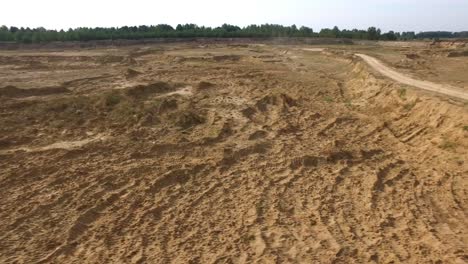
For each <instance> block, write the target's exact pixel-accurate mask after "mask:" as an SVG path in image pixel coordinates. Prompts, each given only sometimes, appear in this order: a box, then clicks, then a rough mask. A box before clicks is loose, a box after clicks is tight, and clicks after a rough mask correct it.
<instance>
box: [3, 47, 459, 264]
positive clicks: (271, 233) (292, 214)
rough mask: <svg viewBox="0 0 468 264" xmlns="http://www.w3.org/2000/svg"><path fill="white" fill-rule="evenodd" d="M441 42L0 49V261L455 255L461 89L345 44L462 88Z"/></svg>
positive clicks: (453, 259)
mask: <svg viewBox="0 0 468 264" xmlns="http://www.w3.org/2000/svg"><path fill="white" fill-rule="evenodd" d="M322 48H324V49H323V50H322ZM447 52H448V51H446V50H445V49H444V48H442V47H426V46H417V47H406V48H405V47H383V46H382V47H381V46H363V45H359V46H358V45H347V46H327V47H314V46H278V45H224V44H216V45H215V44H206V45H202V46H199V45H195V44H177V45H173V44H171V45H169V44H167V45H166V44H164V45H153V46H131V47H119V48H115V47H114V48H100V49H94V50H86V49H82V50H69V51H67V50H65V51H63V50H62V51H47V50H44V51H31V50H18V51H0V69H1V70H0V124H1V126H0V262H1V263H372V262H374V263H466V262H467V261H468V255H467V254H468V253H467V245H468V232H467V231H468V230H467V228H468V221H467V213H468V211H467V209H468V200H467V199H468V195H467V190H468V189H467V187H468V180H467V177H468V165H467V162H468V160H467V158H468V153H467V151H468V104H467V102H466V101H464V100H463V99H459V98H453V97H448V96H445V95H441V94H436V93H431V92H428V91H423V90H419V89H415V88H413V87H410V86H406V85H404V84H400V83H398V82H395V81H394V80H392V79H388V78H386V77H385V76H382V75H380V74H379V72H377V71H376V70H374V69H372V68H371V67H370V66H369V65H368V64H366V63H365V62H364V61H363V60H362V59H360V58H358V57H356V56H354V55H353V54H355V53H362V54H368V55H370V56H374V57H377V58H379V59H380V60H381V61H383V62H384V63H386V64H388V65H389V66H391V67H393V68H394V69H395V70H397V71H400V72H402V73H404V74H407V75H411V76H412V77H414V78H417V79H421V80H428V81H431V82H436V83H440V84H446V85H451V86H456V87H457V88H458V89H460V90H462V91H467V89H468V85H467V83H468V79H466V78H467V77H466V76H465V74H466V72H465V74H463V73H462V72H460V71H462V70H461V69H464V68H465V67H468V57H449V56H447V54H446V53H447ZM451 52H452V51H451ZM406 54H418V55H417V56H406ZM408 58H410V59H408ZM411 58H413V59H411ZM435 58H438V59H439V60H440V61H441V62H442V63H444V65H445V67H440V65H436V64H434V63H430V62H432V61H434V60H435Z"/></svg>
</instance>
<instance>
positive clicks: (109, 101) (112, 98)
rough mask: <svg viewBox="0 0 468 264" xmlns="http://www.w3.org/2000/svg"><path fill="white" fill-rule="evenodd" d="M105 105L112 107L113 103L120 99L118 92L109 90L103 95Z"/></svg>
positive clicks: (115, 103)
mask: <svg viewBox="0 0 468 264" xmlns="http://www.w3.org/2000/svg"><path fill="white" fill-rule="evenodd" d="M104 100H105V105H106V106H108V107H112V106H114V105H117V104H118V103H120V101H122V96H121V95H120V94H119V93H118V92H114V91H113V92H110V93H108V94H106V95H105V98H104Z"/></svg>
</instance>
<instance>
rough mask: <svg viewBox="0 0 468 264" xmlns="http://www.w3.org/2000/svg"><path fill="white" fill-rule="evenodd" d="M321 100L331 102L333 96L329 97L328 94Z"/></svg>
mask: <svg viewBox="0 0 468 264" xmlns="http://www.w3.org/2000/svg"><path fill="white" fill-rule="evenodd" d="M323 100H325V102H327V103H333V97H331V96H329V95H327V96H325V97H323Z"/></svg>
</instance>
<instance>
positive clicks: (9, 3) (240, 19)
mask: <svg viewBox="0 0 468 264" xmlns="http://www.w3.org/2000/svg"><path fill="white" fill-rule="evenodd" d="M0 8H1V9H2V14H1V15H0V25H7V26H13V25H14V26H19V27H21V26H23V27H39V26H43V27H46V28H51V29H62V28H64V29H67V28H70V27H73V28H74V27H80V26H83V27H96V26H102V27H111V26H124V25H129V26H133V25H155V24H161V23H166V24H170V25H173V26H175V25H177V24H178V23H195V24H198V25H205V26H219V25H221V24H223V23H230V24H236V25H239V26H245V25H248V24H263V23H275V24H283V25H292V24H296V25H298V26H301V25H305V26H309V27H312V28H313V29H314V30H319V29H321V28H324V27H333V26H335V25H337V26H338V27H339V28H346V29H352V28H359V29H367V28H368V27H369V26H372V25H374V26H376V27H380V28H381V29H382V30H384V31H388V30H395V31H402V30H411V31H427V30H448V31H461V30H468V0H360V1H353V0H257V1H255V0H235V1H223V0H198V1H197V0H193V1H190V0H185V1H182V0H164V1H159V0H131V1H128V0H127V1H123V0H1V3H0Z"/></svg>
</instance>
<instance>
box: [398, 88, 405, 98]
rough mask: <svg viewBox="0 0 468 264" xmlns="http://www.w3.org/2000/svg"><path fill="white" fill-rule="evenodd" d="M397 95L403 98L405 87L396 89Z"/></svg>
mask: <svg viewBox="0 0 468 264" xmlns="http://www.w3.org/2000/svg"><path fill="white" fill-rule="evenodd" d="M398 96H400V98H401V99H405V97H406V89H405V88H401V89H398Z"/></svg>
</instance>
